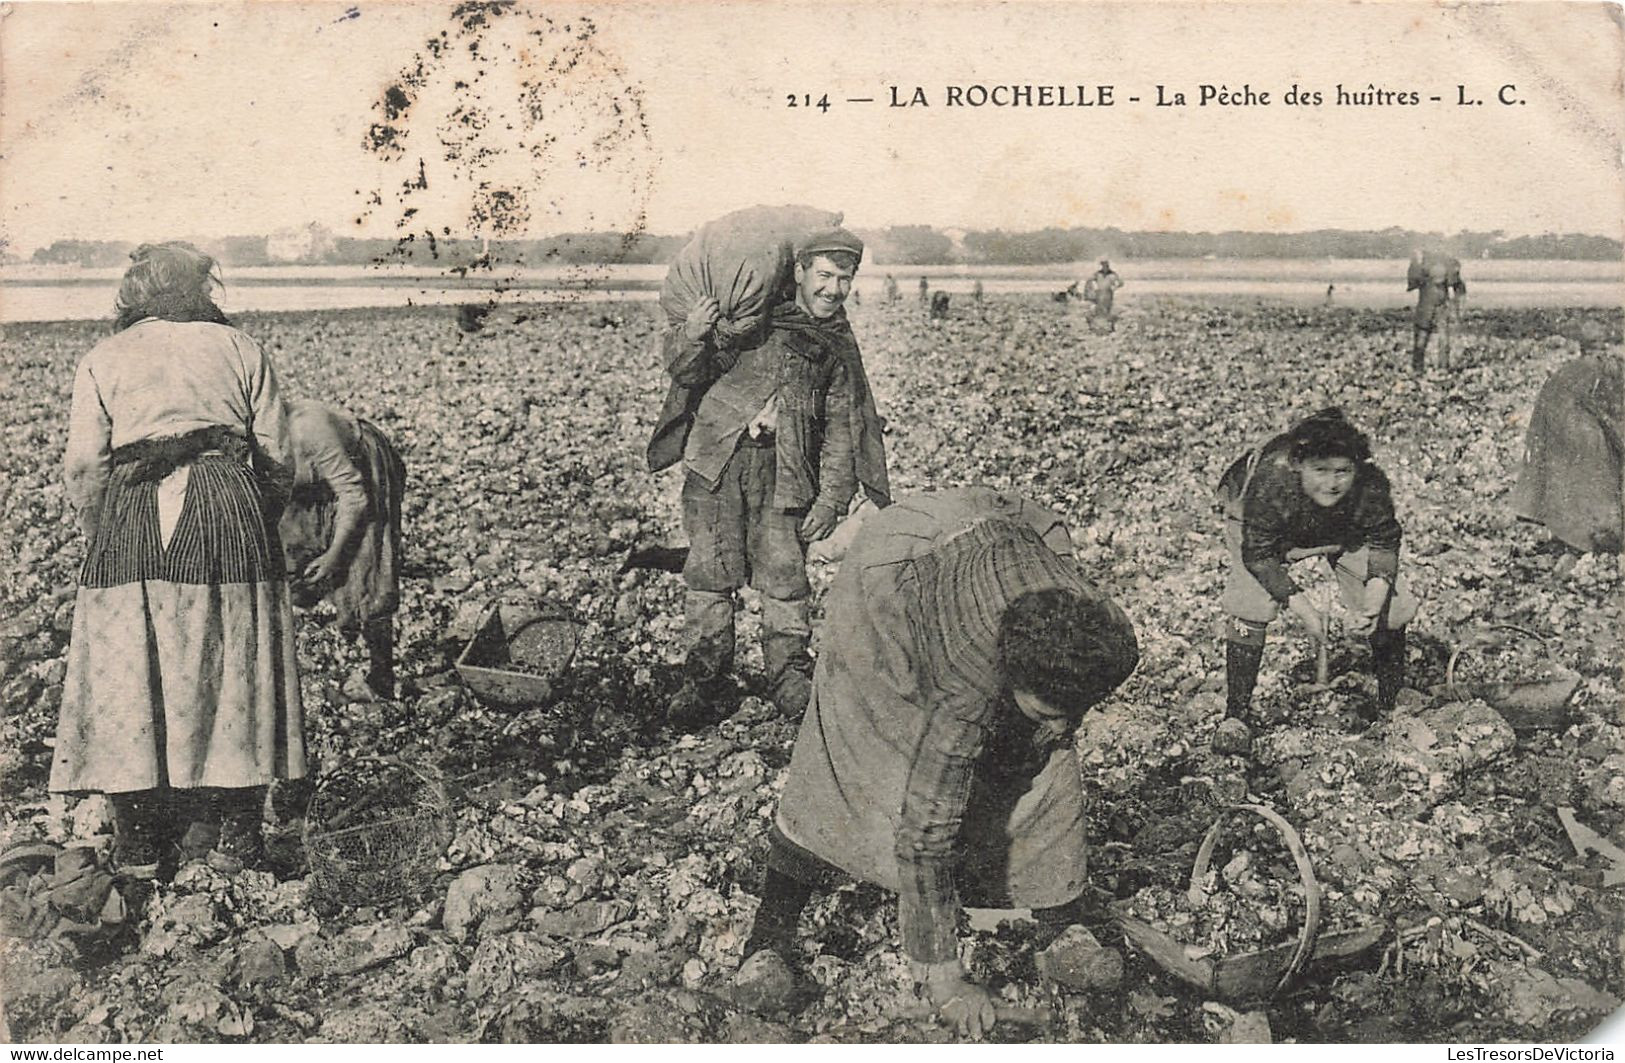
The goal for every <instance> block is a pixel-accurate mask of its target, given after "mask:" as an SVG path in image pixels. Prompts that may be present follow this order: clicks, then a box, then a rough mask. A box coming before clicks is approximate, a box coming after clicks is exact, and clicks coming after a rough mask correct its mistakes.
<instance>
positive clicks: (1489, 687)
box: [1444, 624, 1580, 731]
mask: <svg viewBox="0 0 1625 1063" xmlns="http://www.w3.org/2000/svg"><path fill="white" fill-rule="evenodd" d="M1509 636H1511V637H1518V636H1522V637H1523V638H1525V639H1528V640H1529V641H1531V642H1534V643H1536V644H1538V645H1539V646H1540V651H1541V654H1542V655H1543V656H1544V657H1545V658H1546V662H1547V664H1548V666H1549V668H1548V670H1549V671H1550V672H1551V673H1552V675H1551V678H1548V679H1528V678H1524V677H1513V678H1510V679H1502V680H1493V681H1488V680H1476V681H1474V680H1461V679H1458V678H1457V672H1458V671H1459V669H1458V667H1457V665H1458V662H1459V661H1460V659H1461V656H1462V653H1463V651H1465V650H1467V649H1469V648H1475V647H1485V646H1495V645H1497V644H1500V643H1503V642H1505V641H1508V640H1509ZM1444 682H1445V690H1446V692H1447V693H1448V694H1449V695H1450V696H1451V697H1454V698H1481V699H1483V700H1484V701H1485V702H1487V703H1488V704H1489V705H1490V706H1491V707H1493V708H1494V709H1495V711H1496V712H1499V713H1500V714H1501V715H1502V716H1503V717H1505V718H1506V721H1507V723H1509V724H1511V725H1512V727H1513V729H1514V730H1518V731H1538V730H1550V729H1556V728H1561V727H1565V726H1567V724H1568V721H1569V701H1570V700H1571V699H1572V698H1573V697H1574V692H1575V691H1576V690H1578V689H1579V687H1580V673H1578V672H1576V671H1574V670H1573V669H1572V668H1569V667H1567V666H1565V665H1563V664H1560V663H1558V662H1557V661H1556V660H1555V659H1554V658H1553V656H1552V652H1551V646H1550V644H1549V643H1548V642H1547V641H1546V639H1545V638H1544V637H1543V636H1541V635H1539V634H1536V633H1535V632H1533V631H1529V630H1527V629H1525V628H1521V627H1518V626H1517V625H1515V624H1491V625H1490V626H1489V627H1486V628H1483V629H1480V630H1478V631H1474V632H1470V633H1469V634H1468V636H1467V638H1466V639H1465V640H1464V642H1463V644H1462V645H1460V646H1457V647H1456V648H1455V650H1454V651H1453V652H1452V653H1451V654H1450V663H1449V664H1448V665H1447V666H1446V667H1445V680H1444Z"/></svg>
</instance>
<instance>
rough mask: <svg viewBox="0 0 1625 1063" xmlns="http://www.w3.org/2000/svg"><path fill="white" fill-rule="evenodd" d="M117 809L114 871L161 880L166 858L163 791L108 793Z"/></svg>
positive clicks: (114, 833) (114, 834)
mask: <svg viewBox="0 0 1625 1063" xmlns="http://www.w3.org/2000/svg"><path fill="white" fill-rule="evenodd" d="M107 800H108V803H109V804H111V805H112V806H113V869H114V870H115V871H117V872H118V873H119V874H121V875H124V876H126V877H128V878H138V879H154V878H157V877H158V870H159V864H160V863H161V862H162V857H163V841H164V830H163V826H164V818H165V816H164V813H165V812H166V810H167V809H166V806H167V804H168V802H166V801H165V800H164V799H163V791H161V790H132V791H129V792H127V793H119V794H108V795H107Z"/></svg>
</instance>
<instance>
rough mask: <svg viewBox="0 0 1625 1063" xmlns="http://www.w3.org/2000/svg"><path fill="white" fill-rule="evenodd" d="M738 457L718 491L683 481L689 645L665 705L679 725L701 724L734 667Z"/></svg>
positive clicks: (741, 532)
mask: <svg viewBox="0 0 1625 1063" xmlns="http://www.w3.org/2000/svg"><path fill="white" fill-rule="evenodd" d="M738 457H739V455H737V454H736V455H735V456H734V459H735V460H731V461H729V463H728V466H727V467H726V468H724V470H723V473H722V478H721V483H720V484H719V485H718V487H717V489H716V490H714V491H713V490H711V488H710V487H708V486H707V485H706V484H705V483H704V481H702V480H700V479H698V478H697V477H695V476H693V475H690V476H689V478H688V480H687V481H686V482H685V483H684V484H683V499H682V502H683V528H684V530H685V531H686V532H687V533H688V540H689V553H688V561H687V562H686V563H685V564H684V566H683V582H684V584H685V585H686V586H687V592H686V594H685V596H684V603H683V612H684V620H685V626H686V632H685V634H686V641H687V647H686V656H685V658H684V661H683V676H684V681H683V687H682V689H681V690H679V691H678V693H677V695H676V697H674V698H673V699H672V702H671V704H670V705H669V706H668V707H667V717H668V718H669V719H670V720H671V721H672V722H673V723H674V724H676V725H678V726H691V725H693V724H695V723H697V722H699V720H700V717H701V716H702V715H703V714H704V713H705V711H706V709H707V708H708V706H709V705H710V703H711V702H712V701H713V700H715V698H716V697H717V696H719V695H720V694H721V693H722V692H723V691H724V688H725V686H726V684H727V679H728V674H729V673H730V672H731V671H733V664H734V596H733V592H734V589H735V588H736V587H739V586H742V585H743V584H744V581H745V573H746V563H745V527H744V522H745V509H744V501H743V498H742V496H741V494H740V490H739V476H738V469H737V467H736V466H737V464H738V461H737V459H738Z"/></svg>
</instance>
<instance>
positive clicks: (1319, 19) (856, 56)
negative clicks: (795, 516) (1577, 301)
mask: <svg viewBox="0 0 1625 1063" xmlns="http://www.w3.org/2000/svg"><path fill="white" fill-rule="evenodd" d="M0 10H3V11H4V14H3V15H0V238H3V239H4V240H5V241H6V242H7V245H8V247H9V248H10V249H11V250H12V252H13V253H22V254H25V255H26V254H27V253H29V252H30V251H31V250H32V249H33V248H35V247H38V246H42V245H44V244H48V243H50V242H51V241H53V240H56V239H64V238H74V239H131V240H145V239H162V238H168V237H173V236H177V235H183V234H184V235H192V236H198V237H205V238H207V237H217V236H223V235H228V234H259V233H267V232H272V231H275V230H278V229H284V228H288V227H293V226H301V225H305V224H309V223H319V224H321V225H324V226H326V227H328V228H329V229H331V230H333V231H334V232H336V233H338V234H340V235H358V236H391V235H396V234H397V233H399V232H404V231H411V230H413V229H425V228H427V229H432V230H434V231H437V232H441V233H444V232H446V231H450V232H451V234H452V235H458V236H461V235H471V234H478V233H482V232H483V233H484V234H486V235H490V234H492V233H496V234H497V235H526V236H546V235H549V234H550V233H555V232H561V231H571V230H577V229H599V230H615V231H622V230H631V229H638V228H643V229H647V230H649V231H653V232H657V233H680V232H683V231H686V230H688V229H691V228H693V227H695V226H697V225H699V224H701V223H703V222H704V221H706V220H707V219H709V218H712V217H715V216H717V215H719V214H722V213H725V212H726V211H729V210H732V209H735V208H737V207H740V206H745V205H749V204H753V203H782V202H793V203H807V204H812V205H816V206H820V207H826V208H829V209H834V210H840V211H842V212H844V214H845V216H846V219H847V222H848V224H849V225H852V226H854V227H858V228H877V227H881V226H886V225H894V224H924V225H934V226H937V227H943V228H949V227H961V228H1004V229H1034V228H1042V227H1047V226H1056V227H1070V226H1090V227H1107V226H1114V227H1118V228H1123V229H1152V230H1166V231H1180V230H1184V231H1212V230H1224V229H1246V230H1255V231H1269V232H1290V231H1302V230H1308V229H1317V228H1345V229H1382V228H1387V227H1390V226H1395V227H1400V228H1408V229H1416V230H1420V231H1438V232H1454V231H1457V230H1462V229H1471V230H1480V231H1482V230H1497V229H1498V230H1503V231H1505V232H1507V233H1508V234H1510V235H1520V234H1527V233H1542V232H1584V233H1593V234H1602V235H1611V236H1616V237H1617V236H1620V235H1621V234H1622V232H1625V177H1622V174H1625V169H1622V163H1621V136H1622V134H1625V89H1622V86H1621V83H1620V78H1621V70H1622V69H1625V46H1622V35H1621V29H1620V24H1619V21H1618V16H1617V14H1616V13H1615V12H1616V10H1617V9H1613V8H1610V7H1608V6H1606V5H1602V4H1559V3H1514V4H1507V5H1485V4H1462V5H1457V6H1450V7H1446V6H1441V5H1434V4H1410V3H1380V2H1378V3H1365V4H1345V3H1340V2H1321V3H1310V4H1302V5H1291V6H1277V5H1273V4H1264V3H1216V2H1208V3H1201V4H1194V5H1185V4H1141V3H1121V2H1120V3H1107V2H1100V3H1064V2H1052V3H1006V4H995V3H986V2H978V0H958V2H955V0H944V2H936V3H920V4H900V3H878V4H866V5H859V4H853V3H848V4H844V5H841V4H831V3H820V4H813V3H797V4H772V3H759V4H721V3H706V2H702V0H685V2H677V3H670V4H662V5H658V6H654V5H640V4H632V3H617V4H603V5H598V6H585V7H568V8H567V7H564V6H561V5H553V4H549V5H547V6H546V7H545V9H543V8H541V7H538V6H530V7H525V6H521V7H520V8H518V9H516V10H515V11H514V12H513V13H511V14H510V15H509V16H506V17H505V18H503V19H500V20H496V21H495V22H493V23H491V24H489V25H487V26H485V27H483V28H479V29H475V30H465V29H460V28H457V27H455V26H454V24H453V22H452V19H451V14H452V7H451V5H450V4H447V3H438V2H423V3H383V4H379V3H366V2H361V3H356V4H347V3H338V4H331V3H304V2H299V0H281V2H260V3H254V4H204V5H180V4H161V5H160V4H142V3H126V2H118V3H113V2H80V3H72V4H58V3H11V4H5V5H3V6H0ZM443 31H445V32H446V37H445V41H446V47H444V48H443V49H441V50H440V52H439V53H438V55H437V54H435V53H433V52H431V51H428V50H426V49H425V47H424V45H425V42H427V41H429V40H430V39H431V38H435V37H437V36H438V35H439V34H441V33H442V32H443ZM470 44H472V45H474V47H475V49H476V51H473V52H471V51H470V50H469V45H470ZM412 71H417V75H418V76H417V77H416V79H415V80H409V81H404V82H403V80H402V78H403V76H404V75H406V74H408V73H410V72H412ZM1201 84H1209V85H1212V86H1215V87H1219V86H1224V87H1226V88H1229V89H1232V90H1240V89H1241V88H1242V87H1243V86H1249V87H1250V88H1251V89H1252V91H1253V92H1254V93H1257V92H1269V93H1270V94H1271V102H1270V103H1269V104H1268V105H1256V104H1254V105H1244V106H1220V105H1218V104H1216V103H1210V104H1209V105H1208V106H1198V97H1197V93H1198V86H1199V85H1201ZM1294 84H1296V85H1298V86H1300V87H1301V88H1302V89H1305V90H1308V91H1311V92H1312V91H1319V92H1321V93H1322V94H1323V102H1322V104H1321V105H1319V106H1303V105H1288V104H1286V103H1285V102H1284V100H1283V99H1282V96H1283V94H1284V93H1285V91H1286V90H1287V89H1288V88H1290V87H1291V86H1293V85H1294ZM1338 84H1341V85H1342V86H1343V87H1344V89H1345V90H1351V91H1361V92H1368V91H1370V90H1372V89H1378V90H1387V91H1392V92H1412V91H1414V92H1416V93H1417V94H1418V98H1419V100H1420V102H1419V103H1418V104H1416V105H1400V104H1393V103H1389V104H1379V105H1369V106H1353V105H1347V106H1339V105H1336V104H1335V103H1334V93H1335V86H1337V85H1338ZM392 85H395V86H403V89H404V91H405V92H406V96H405V97H404V98H405V99H407V100H408V102H409V106H408V107H407V109H406V113H405V115H404V116H401V117H399V119H398V120H396V121H390V120H388V119H387V118H386V115H385V112H384V109H383V106H382V101H383V100H384V96H385V90H386V89H387V88H389V87H390V86H392ZM975 85H982V86H993V85H1033V86H1035V87H1036V86H1042V85H1057V86H1058V85H1066V86H1068V87H1069V91H1070V92H1071V93H1072V94H1073V95H1076V94H1077V86H1079V85H1083V86H1085V87H1086V89H1085V91H1086V92H1088V93H1094V94H1098V92H1099V91H1100V89H1099V86H1111V91H1112V93H1113V97H1114V105H1113V106H1111V107H1103V106H1098V105H1097V106H1095V107H1087V108H1085V107H1067V108H1060V107H1051V108H1036V107H1034V108H1011V107H1003V108H1000V107H993V106H983V107H979V108H977V107H969V106H959V107H951V106H948V105H947V103H946V93H947V92H948V90H949V87H950V86H958V87H960V88H961V89H966V88H967V87H969V86H975ZM1158 85H1162V86H1163V93H1164V97H1165V98H1171V96H1172V94H1173V93H1174V92H1183V93H1184V94H1185V96H1186V99H1187V104H1186V106H1183V107H1177V106H1172V107H1158V106H1155V105H1154V102H1153V101H1154V98H1155V95H1156V91H1157V88H1156V87H1157V86H1158ZM1503 85H1513V86H1516V88H1515V89H1510V90H1507V92H1508V95H1509V97H1510V98H1511V99H1514V100H1522V101H1523V102H1521V103H1511V104H1502V103H1500V102H1499V101H1498V100H1497V93H1498V92H1499V91H1500V89H1501V87H1502V86H1503ZM893 86H896V87H897V90H898V92H899V94H900V98H902V99H909V98H912V95H913V90H914V88H915V87H916V86H918V87H920V88H921V89H922V90H923V92H924V93H925V95H926V98H927V99H928V100H929V106H925V107H892V106H890V105H889V99H890V94H891V90H892V87H893ZM1458 86H1464V88H1462V89H1458ZM1463 92H1464V93H1465V95H1466V96H1467V97H1468V98H1477V99H1482V100H1484V102H1483V103H1481V104H1478V105H1470V106H1460V105H1458V104H1457V102H1456V100H1457V98H1458V94H1459V93H1463ZM791 95H794V96H795V97H796V98H797V100H798V102H804V101H805V99H806V97H807V96H810V97H811V98H812V100H813V101H814V102H816V101H817V100H818V99H819V98H820V97H826V96H827V98H828V99H829V100H830V101H831V103H832V106H831V107H830V108H829V109H828V110H827V111H826V110H821V109H818V108H816V107H813V108H807V107H804V106H802V107H794V108H792V107H790V106H788V102H789V101H788V99H787V97H789V96H791ZM1129 96H1139V97H1140V102H1138V103H1130V102H1128V99H1127V98H1128V97H1129ZM1430 96H1440V97H1441V100H1440V102H1437V103H1434V102H1431V101H1430V100H1429V99H1428V98H1429V97H1430ZM853 98H872V99H873V100H874V102H872V103H848V102H847V100H848V99H853ZM962 98H965V97H964V96H962ZM375 124H388V125H391V126H392V127H393V128H394V130H395V134H394V138H393V140H392V142H391V144H390V145H389V146H388V148H387V149H386V150H384V151H382V152H380V151H376V150H369V149H368V147H367V144H368V142H369V129H370V128H371V127H373V126H374V125H375ZM420 160H421V161H422V163H423V165H422V167H421V168H420V166H419V161H420ZM482 186H483V187H482ZM498 193H502V194H504V195H506V196H507V197H508V198H506V199H504V198H503V196H502V195H499V194H498ZM514 204H518V205H519V206H518V207H517V209H516V208H515V207H514ZM504 210H506V211H507V214H506V215H504V214H503V211H504ZM408 212H410V213H408Z"/></svg>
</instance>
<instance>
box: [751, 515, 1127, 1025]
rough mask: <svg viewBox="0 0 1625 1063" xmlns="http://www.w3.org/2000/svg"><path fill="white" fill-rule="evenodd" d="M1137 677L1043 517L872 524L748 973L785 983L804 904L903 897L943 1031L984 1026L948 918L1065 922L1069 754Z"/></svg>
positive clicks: (808, 731)
mask: <svg viewBox="0 0 1625 1063" xmlns="http://www.w3.org/2000/svg"><path fill="white" fill-rule="evenodd" d="M1138 660H1139V649H1138V646H1137V644H1136V641H1135V637H1134V628H1133V626H1132V625H1131V624H1130V623H1129V620H1128V617H1127V616H1125V615H1124V613H1123V611H1122V610H1121V609H1120V608H1118V606H1117V605H1116V604H1115V603H1113V602H1112V601H1111V599H1110V598H1108V597H1107V596H1106V595H1105V594H1104V593H1102V592H1101V591H1100V590H1099V589H1098V588H1096V587H1094V586H1093V585H1091V584H1090V583H1089V582H1088V581H1087V580H1086V579H1085V578H1084V577H1083V576H1082V575H1081V574H1080V573H1079V571H1078V567H1077V565H1076V564H1075V563H1074V562H1073V560H1072V546H1071V540H1070V537H1069V536H1068V534H1067V531H1066V527H1065V525H1064V524H1063V522H1062V520H1061V518H1060V517H1059V516H1058V515H1056V514H1055V513H1053V512H1051V511H1049V510H1047V509H1044V508H1043V507H1041V506H1039V505H1037V504H1035V503H1033V502H1030V501H1026V500H1024V499H1021V498H1018V497H1014V496H1007V495H1003V494H1000V493H998V492H996V491H993V490H990V489H986V488H960V489H954V490H945V491H941V492H932V493H925V494H920V495H915V496H913V497H910V498H905V499H903V500H900V501H899V502H897V503H896V504H895V505H892V506H890V507H889V508H887V509H883V510H879V511H877V512H875V513H874V514H872V515H871V516H870V517H869V518H868V520H867V521H866V522H865V523H864V525H863V527H862V528H861V529H860V530H859V532H858V534H857V537H856V538H855V540H854V542H853V544H852V546H851V548H850V549H849V550H848V552H847V555H846V558H845V560H844V561H843V562H842V564H841V569H840V572H839V574H838V575H837V576H836V579H835V584H834V586H833V587H832V589H831V591H830V595H829V599H828V624H827V627H826V634H825V636H824V639H823V642H822V648H821V650H820V653H819V657H818V667H817V670H816V673H815V678H814V683H813V694H812V700H811V703H810V705H809V706H808V709H807V714H806V717H805V718H804V720H803V721H802V726H801V733H800V736H799V737H798V738H797V739H796V744H795V750H794V752H793V753H792V755H791V759H790V768H789V775H788V778H787V779H786V782H785V787H784V793H783V796H782V797H781V799H780V801H779V806H778V811H777V814H776V816H775V818H774V826H773V830H772V833H771V836H770V845H769V853H768V860H767V866H768V870H767V875H766V881H765V883H764V887H763V893H762V903H761V907H760V908H759V909H758V911H757V914H756V919H755V924H754V926H753V928H752V932H751V935H750V938H749V941H748V943H747V945H746V947H745V956H746V961H747V964H750V963H752V962H753V961H752V957H755V956H757V954H759V953H761V952H762V951H763V950H768V951H770V952H772V953H773V957H771V958H764V960H762V961H755V962H771V963H775V964H777V963H784V964H785V965H787V966H789V965H792V964H793V962H794V958H795V956H796V954H797V952H798V950H797V948H796V945H795V933H796V927H797V921H798V919H799V917H800V915H801V912H802V909H803V907H804V906H805V905H806V903H807V901H808V900H809V898H810V896H811V894H812V891H813V890H814V889H815V888H828V887H830V886H832V885H835V884H837V883H839V882H841V881H845V880H850V879H854V878H855V879H858V880H861V881H864V882H871V883H876V884H878V885H881V886H883V887H885V888H887V889H890V890H893V891H896V893H897V894H898V914H899V920H900V922H901V926H902V936H903V947H904V951H905V952H906V953H907V955H908V958H909V960H910V961H912V965H913V968H914V972H915V975H916V977H917V978H918V980H919V981H920V982H921V983H922V984H923V986H924V987H925V989H926V990H927V992H928V993H929V996H930V999H931V1001H932V1003H933V1005H934V1006H935V1007H936V1008H937V1009H938V1011H939V1013H940V1014H942V1015H943V1016H944V1017H945V1018H947V1019H949V1020H951V1021H953V1022H955V1023H957V1024H958V1025H959V1026H960V1027H961V1029H962V1030H964V1031H965V1032H968V1033H970V1034H972V1035H977V1034H980V1033H981V1032H982V1031H984V1030H985V1029H987V1028H988V1027H989V1026H991V1025H992V1023H993V1020H994V1012H993V999H992V997H991V995H990V994H989V992H988V991H987V990H986V989H984V988H982V987H980V986H977V985H975V984H973V983H971V982H969V981H967V980H966V978H965V972H964V970H963V969H962V968H961V966H960V962H959V943H958V936H957V933H956V925H957V919H958V915H959V912H960V905H961V904H962V903H965V904H980V905H988V906H993V907H1014V906H1021V907H1029V908H1031V909H1033V911H1034V915H1035V916H1036V918H1037V920H1038V922H1039V924H1040V927H1041V930H1042V931H1043V934H1044V935H1045V936H1047V938H1048V939H1049V940H1053V939H1054V937H1056V936H1058V935H1059V934H1060V933H1061V932H1062V931H1064V930H1065V929H1066V928H1067V927H1068V926H1070V925H1073V924H1075V923H1076V922H1078V920H1079V916H1080V913H1081V912H1082V911H1083V900H1082V898H1083V896H1084V893H1085V889H1086V872H1085V858H1086V847H1085V834H1084V803H1083V790H1082V783H1081V779H1080V776H1079V768H1078V763H1077V757H1076V754H1075V752H1074V750H1073V742H1072V734H1073V732H1074V730H1075V729H1076V727H1077V724H1078V721H1079V720H1080V719H1081V718H1082V716H1083V715H1084V713H1085V712H1086V711H1087V710H1088V709H1089V708H1091V707H1092V706H1094V705H1095V704H1097V703H1098V702H1100V701H1101V700H1102V699H1104V698H1105V697H1106V696H1107V695H1109V694H1110V693H1111V692H1112V691H1113V690H1115V689H1116V688H1117V687H1118V686H1119V685H1120V684H1121V683H1122V682H1123V681H1124V680H1125V679H1127V678H1128V676H1129V674H1130V673H1131V672H1132V671H1133V670H1134V667H1135V665H1136V663H1137V662H1138ZM1044 943H1047V942H1044Z"/></svg>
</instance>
